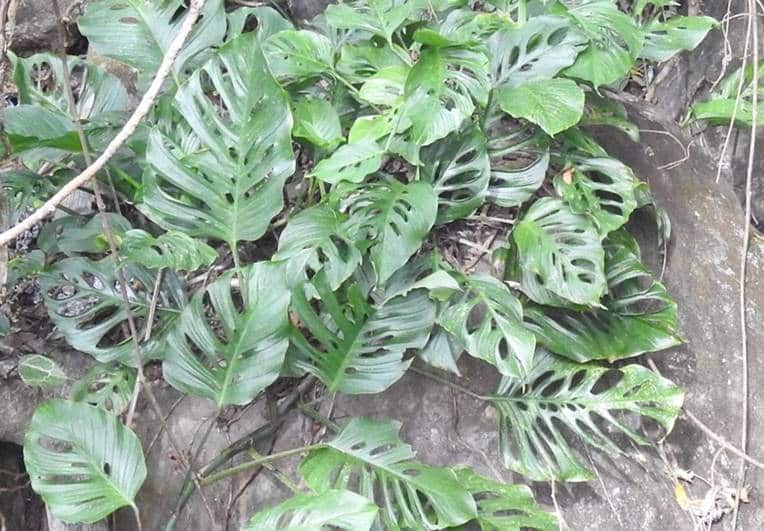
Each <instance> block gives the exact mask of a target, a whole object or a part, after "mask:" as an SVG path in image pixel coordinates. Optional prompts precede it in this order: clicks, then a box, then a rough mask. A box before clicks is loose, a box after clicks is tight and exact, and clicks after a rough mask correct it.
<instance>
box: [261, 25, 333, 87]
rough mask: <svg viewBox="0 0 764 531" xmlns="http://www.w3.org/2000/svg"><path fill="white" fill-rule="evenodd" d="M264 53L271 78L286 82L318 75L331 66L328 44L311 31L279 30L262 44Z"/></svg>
mask: <svg viewBox="0 0 764 531" xmlns="http://www.w3.org/2000/svg"><path fill="white" fill-rule="evenodd" d="M265 52H266V54H267V57H268V63H269V64H270V66H271V70H272V71H273V75H274V76H276V77H277V78H278V79H283V80H286V81H297V80H302V79H307V78H311V77H316V76H320V75H322V74H325V73H327V72H331V70H332V66H333V65H334V49H333V48H332V43H331V41H330V40H329V39H327V38H326V37H324V36H323V35H321V34H319V33H316V32H314V31H307V30H286V31H280V32H278V33H276V34H275V35H273V36H271V37H270V38H269V39H268V40H267V41H266V42H265Z"/></svg>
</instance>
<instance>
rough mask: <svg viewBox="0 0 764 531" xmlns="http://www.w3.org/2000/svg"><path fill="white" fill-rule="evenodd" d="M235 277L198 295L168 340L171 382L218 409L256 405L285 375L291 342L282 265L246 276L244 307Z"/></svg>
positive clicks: (166, 366) (255, 268)
mask: <svg viewBox="0 0 764 531" xmlns="http://www.w3.org/2000/svg"><path fill="white" fill-rule="evenodd" d="M233 278H235V273H234V272H229V273H228V274H225V275H223V276H222V277H221V278H219V279H218V280H216V281H215V282H214V283H213V284H211V285H210V286H209V287H208V288H207V289H206V290H204V291H201V292H199V293H197V294H196V295H195V296H194V298H193V299H192V300H191V302H190V303H189V305H188V306H187V307H186V309H185V310H184V311H183V315H182V317H181V320H180V324H179V326H177V327H176V328H175V329H174V330H173V331H172V333H171V334H170V337H169V338H168V341H167V343H168V347H169V348H168V352H167V355H166V356H165V359H164V363H163V364H162V368H163V371H164V376H165V378H166V379H167V382H168V383H169V384H170V385H172V386H173V387H175V388H176V389H179V390H180V391H183V392H185V393H189V394H193V395H196V396H203V397H206V398H209V399H210V400H213V401H214V402H215V403H216V404H217V406H218V407H223V406H226V405H232V404H234V405H244V404H247V403H248V402H250V401H252V399H254V398H255V397H256V396H257V395H258V394H259V393H260V392H261V391H262V390H263V389H265V388H266V387H267V386H269V385H270V384H272V383H273V382H274V381H275V380H276V378H278V376H279V370H280V369H281V366H282V365H283V363H284V356H285V354H286V350H287V346H288V343H289V340H288V335H289V318H288V316H287V309H288V307H289V291H288V290H287V287H286V282H285V278H284V271H283V269H282V267H281V266H280V265H278V264H273V263H268V262H260V263H257V264H254V265H252V266H250V267H248V268H246V269H245V270H244V271H243V272H242V278H241V283H242V286H244V290H246V291H245V292H244V293H243V294H242V298H243V300H244V302H243V303H242V305H241V308H239V307H237V302H236V299H235V297H234V294H233V293H232V287H231V281H232V280H233Z"/></svg>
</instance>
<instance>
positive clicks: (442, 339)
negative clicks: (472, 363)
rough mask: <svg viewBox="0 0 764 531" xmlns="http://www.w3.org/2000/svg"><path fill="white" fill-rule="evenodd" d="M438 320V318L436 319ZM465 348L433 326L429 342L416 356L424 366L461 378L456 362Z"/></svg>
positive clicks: (451, 335)
mask: <svg viewBox="0 0 764 531" xmlns="http://www.w3.org/2000/svg"><path fill="white" fill-rule="evenodd" d="M438 319H439V318H438ZM465 350H466V349H465V347H464V345H463V344H462V342H461V341H459V339H458V338H457V337H456V336H454V335H453V334H451V333H449V332H448V331H447V330H445V329H444V328H441V327H440V326H439V325H435V328H433V331H432V334H430V340H429V341H428V342H427V344H426V345H425V346H424V348H423V349H422V350H420V351H419V352H417V356H419V358H420V359H421V360H422V361H424V362H425V363H426V364H428V365H430V366H432V367H435V368H436V369H440V370H442V371H447V372H450V373H453V374H456V375H457V376H461V373H460V372H459V367H458V366H457V365H456V362H457V361H459V358H460V357H461V355H462V353H463V352H464V351H465Z"/></svg>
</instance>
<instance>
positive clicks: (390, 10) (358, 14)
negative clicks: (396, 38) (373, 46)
mask: <svg viewBox="0 0 764 531" xmlns="http://www.w3.org/2000/svg"><path fill="white" fill-rule="evenodd" d="M414 8H415V5H414V3H412V2H411V1H409V0H355V1H350V2H346V3H343V4H339V5H330V6H329V7H327V8H326V12H325V14H326V20H327V22H328V23H329V25H330V26H332V27H333V28H337V29H347V30H360V31H368V32H369V33H373V34H375V35H379V36H380V37H383V38H385V39H387V40H388V41H390V40H391V38H392V35H393V33H395V31H396V30H397V29H398V28H400V27H401V26H402V25H403V23H404V22H406V20H407V19H408V18H409V16H410V15H411V13H412V12H413V10H414Z"/></svg>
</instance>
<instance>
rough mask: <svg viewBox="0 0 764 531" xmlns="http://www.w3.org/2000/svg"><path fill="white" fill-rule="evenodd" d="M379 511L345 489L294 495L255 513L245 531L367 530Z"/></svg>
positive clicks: (365, 500) (372, 504)
mask: <svg viewBox="0 0 764 531" xmlns="http://www.w3.org/2000/svg"><path fill="white" fill-rule="evenodd" d="M378 511H379V508H378V507H377V506H376V505H374V503H372V502H371V501H369V499H368V498H365V497H364V496H360V495H358V494H356V493H354V492H351V491H348V490H327V491H325V492H322V493H320V494H297V495H295V496H293V497H292V498H289V499H288V500H286V501H285V502H282V503H280V504H279V505H277V506H276V507H272V508H270V509H265V510H263V511H260V512H259V513H257V514H255V515H254V516H253V517H252V519H251V520H250V521H249V523H248V524H247V525H246V526H245V527H244V531H273V530H274V529H278V530H279V531H314V530H324V529H325V530H329V529H344V530H346V531H368V530H369V529H371V525H372V524H373V523H374V519H375V518H376V517H377V512H378Z"/></svg>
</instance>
